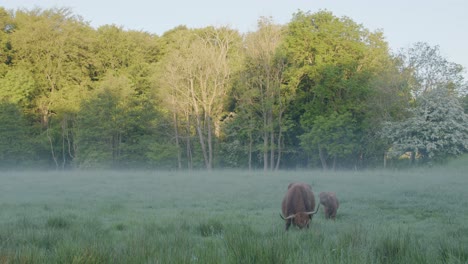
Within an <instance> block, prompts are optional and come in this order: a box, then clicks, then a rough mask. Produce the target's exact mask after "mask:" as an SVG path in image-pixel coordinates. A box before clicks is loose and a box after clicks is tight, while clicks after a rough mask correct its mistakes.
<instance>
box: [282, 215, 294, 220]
mask: <svg viewBox="0 0 468 264" xmlns="http://www.w3.org/2000/svg"><path fill="white" fill-rule="evenodd" d="M280 216H281V218H282V219H283V220H289V219H291V218H294V217H295V216H296V215H295V214H293V215H290V216H288V217H286V218H284V216H283V215H282V214H280Z"/></svg>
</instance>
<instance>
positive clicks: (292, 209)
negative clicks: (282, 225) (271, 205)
mask: <svg viewBox="0 0 468 264" xmlns="http://www.w3.org/2000/svg"><path fill="white" fill-rule="evenodd" d="M319 207H320V204H319V205H318V206H317V209H316V210H315V211H314V208H315V197H314V193H313V192H312V187H311V186H310V185H309V184H306V183H290V184H289V186H288V190H287V192H286V194H285V196H284V198H283V202H282V204H281V210H282V213H283V214H280V216H281V218H282V219H283V220H285V221H286V230H288V229H289V227H290V226H291V224H292V225H295V226H297V227H299V228H304V227H306V228H309V224H310V221H311V220H312V216H313V215H314V214H316V213H317V212H318V209H319Z"/></svg>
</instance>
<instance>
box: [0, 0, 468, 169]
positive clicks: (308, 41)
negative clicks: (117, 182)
mask: <svg viewBox="0 0 468 264" xmlns="http://www.w3.org/2000/svg"><path fill="white" fill-rule="evenodd" d="M462 71H463V69H462V67H461V66H460V65H458V64H455V63H452V62H449V61H447V60H446V59H445V58H444V57H443V56H442V55H441V54H440V52H439V48H438V47H437V46H436V47H430V46H429V45H427V44H425V43H417V44H415V45H414V46H413V47H411V48H410V49H408V50H406V51H401V52H400V53H399V54H397V55H393V54H390V52H389V50H388V47H387V43H386V42H385V37H384V34H383V32H381V31H374V32H370V31H369V30H368V29H366V28H365V27H364V26H363V25H360V24H357V23H356V22H354V21H353V20H352V19H350V18H348V17H337V16H335V15H333V14H332V13H331V12H328V11H319V12H316V13H311V12H302V11H298V12H297V13H296V14H293V16H292V19H291V21H290V22H289V23H286V24H283V25H281V24H276V23H274V20H273V18H265V17H261V18H260V19H259V20H258V28H257V29H256V30H255V31H253V32H249V33H246V34H244V35H241V34H240V33H239V32H237V31H236V30H233V29H231V28H229V27H225V26H220V27H213V26H210V27H206V28H195V29H188V28H187V27H185V26H179V27H176V28H174V29H172V30H170V31H168V32H166V33H164V34H163V35H162V36H157V35H154V34H151V33H148V32H143V31H134V30H126V29H124V28H122V27H120V26H116V25H103V26H100V27H99V28H93V27H91V26H90V25H89V23H88V22H86V21H84V20H83V18H81V17H80V16H79V15H76V14H73V12H72V11H71V10H70V9H68V8H60V7H58V8H52V9H45V10H42V9H39V8H35V9H31V10H27V9H19V10H5V9H4V8H1V7H0V100H1V104H2V109H4V111H3V112H2V113H1V114H0V115H1V118H2V120H3V121H4V123H5V125H4V126H2V130H1V134H2V135H4V138H5V140H3V141H2V142H3V143H2V144H3V145H2V146H1V148H0V153H2V155H3V156H2V157H3V159H8V160H9V161H8V162H4V163H2V165H1V167H2V168H3V167H6V164H9V165H11V166H18V167H24V164H26V163H27V164H30V165H40V167H47V168H51V169H68V168H90V169H91V168H122V167H125V168H168V169H183V168H188V169H193V168H207V169H211V168H215V167H232V168H234V167H235V168H249V169H255V168H261V167H263V169H264V170H265V171H266V170H279V169H282V168H298V167H320V166H322V168H328V167H333V168H335V167H336V168H369V167H375V166H378V165H377V164H380V163H381V160H382V157H384V153H385V152H387V151H388V149H389V148H390V145H391V143H392V142H389V141H388V140H387V139H388V138H382V137H381V136H380V134H379V133H380V131H381V130H382V127H383V125H384V124H385V123H386V122H388V121H392V122H396V121H398V122H402V123H404V122H405V121H406V122H409V121H407V120H412V119H411V118H414V116H410V114H411V113H412V114H414V111H416V110H414V109H413V110H411V109H412V107H415V106H417V105H420V104H422V103H421V102H422V101H423V97H424V96H425V93H426V92H429V91H432V90H437V89H439V88H440V87H446V88H447V89H448V90H449V91H451V92H453V94H454V96H455V97H456V99H457V100H460V102H461V104H462V106H463V107H464V108H465V111H466V105H467V104H466V98H467V96H466V83H465V81H464V79H463V76H462ZM420 97H421V98H420ZM407 109H410V110H408V111H407ZM452 110H453V109H452ZM457 111H458V110H457ZM408 118H410V119H408ZM15 120H17V121H18V122H17V123H15V122H14V121H15ZM428 126H429V125H428ZM434 127H437V126H434ZM430 129H431V128H428V130H430ZM443 131H445V130H443ZM459 131H460V132H459V133H461V134H463V133H465V132H462V130H459ZM444 133H445V134H447V133H448V132H444ZM456 137H457V138H462V135H460V136H456ZM8 140H11V141H12V142H14V144H13V145H12V146H9V145H8V142H9V141H8ZM447 142H448V141H447ZM450 142H452V143H444V145H443V146H441V145H437V147H434V146H431V151H432V152H427V149H426V150H425V151H426V152H427V153H423V152H424V151H423V150H422V149H420V152H421V153H423V154H421V155H424V156H428V157H429V155H437V156H438V157H439V156H441V157H442V156H447V155H448V156H450V155H458V154H454V153H461V152H464V151H465V150H463V149H462V148H461V147H460V146H461V145H460V144H458V145H457V144H456V143H454V140H452V141H450ZM426 145H427V144H426ZM449 146H450V147H449ZM426 148H427V147H426ZM446 148H447V149H446ZM434 149H437V154H436V153H435V152H434V151H435V150H434ZM442 149H444V150H443V151H448V149H450V151H448V152H449V153H451V154H450V155H449V154H447V155H446V154H444V153H445V152H443V153H439V151H442ZM433 150H434V151H433ZM433 152H434V153H433ZM431 153H433V154H431ZM439 154H440V155H439ZM431 157H432V156H431ZM434 157H435V156H434ZM330 162H333V165H332V164H330Z"/></svg>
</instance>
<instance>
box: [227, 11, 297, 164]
mask: <svg viewBox="0 0 468 264" xmlns="http://www.w3.org/2000/svg"><path fill="white" fill-rule="evenodd" d="M282 41H283V27H282V26H280V25H277V24H274V23H273V21H272V19H271V18H261V19H259V21H258V29H257V31H255V32H251V33H249V34H247V35H246V37H245V41H244V53H245V66H244V70H243V71H242V73H241V81H242V82H243V84H242V85H239V86H238V89H237V91H236V94H237V96H236V97H237V104H238V109H239V110H240V111H242V115H238V117H239V118H244V119H245V120H246V122H245V125H246V126H245V128H244V129H245V130H246V132H247V133H248V134H249V136H248V139H249V143H248V144H249V168H250V167H251V162H252V158H251V156H252V150H253V148H252V144H253V142H252V141H253V139H254V138H256V137H257V136H255V135H252V133H254V132H256V131H258V132H260V133H261V135H260V136H261V138H262V141H263V142H262V147H260V149H262V155H263V169H264V170H268V169H272V170H273V169H278V168H279V165H280V161H281V153H282V147H283V133H285V132H286V131H287V126H286V123H287V122H286V118H285V116H284V114H285V111H286V107H287V105H288V103H289V101H290V100H291V98H292V94H291V91H290V90H289V89H288V86H283V85H282V84H283V80H284V78H283V72H284V70H285V66H286V63H285V59H284V56H283V54H282V53H281V50H280V49H279V47H280V45H281V44H282ZM249 119H250V120H249ZM254 120H255V121H254ZM254 126H257V127H254Z"/></svg>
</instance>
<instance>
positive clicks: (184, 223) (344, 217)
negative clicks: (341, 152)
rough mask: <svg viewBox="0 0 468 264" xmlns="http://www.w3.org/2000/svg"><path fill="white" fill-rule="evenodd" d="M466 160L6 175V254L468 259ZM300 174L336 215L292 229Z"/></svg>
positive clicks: (230, 259)
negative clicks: (285, 206) (289, 203)
mask: <svg viewBox="0 0 468 264" xmlns="http://www.w3.org/2000/svg"><path fill="white" fill-rule="evenodd" d="M467 169H468V167H464V166H456V167H455V168H451V169H447V168H440V169H437V168H433V169H427V170H411V171H364V172H360V171H356V172H329V173H324V172H320V171H288V172H286V171H282V172H277V173H268V174H264V173H263V172H246V171H213V172H210V173H207V172H149V171H146V172H125V171H123V172H110V171H104V172H98V171H97V172H83V171H75V172H2V173H0V263H468V192H467V190H468V173H467ZM293 181H303V182H307V183H309V184H311V185H312V188H313V190H314V192H315V194H316V197H318V193H319V192H321V191H335V192H336V193H337V196H338V199H339V200H340V208H339V210H338V215H337V219H336V221H327V220H325V218H324V215H323V211H320V212H319V213H318V214H317V215H315V216H314V218H313V220H312V224H311V227H310V229H308V230H298V229H295V228H291V229H290V231H288V232H285V231H284V221H283V220H282V219H281V218H280V217H279V212H280V209H281V208H280V205H281V201H282V199H283V196H284V193H285V191H286V189H287V185H288V183H289V182H293Z"/></svg>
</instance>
